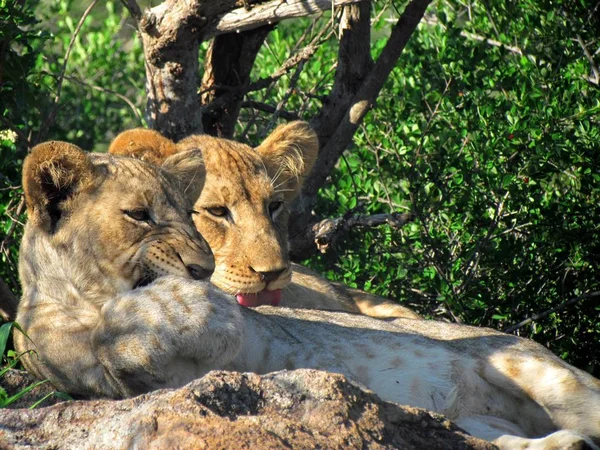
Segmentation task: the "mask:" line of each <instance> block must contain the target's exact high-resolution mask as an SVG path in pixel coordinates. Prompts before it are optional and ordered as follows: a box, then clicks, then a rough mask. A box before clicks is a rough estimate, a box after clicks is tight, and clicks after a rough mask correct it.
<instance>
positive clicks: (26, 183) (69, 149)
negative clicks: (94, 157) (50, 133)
mask: <svg viewBox="0 0 600 450" xmlns="http://www.w3.org/2000/svg"><path fill="white" fill-rule="evenodd" d="M93 175H94V166H93V165H92V162H91V161H90V159H89V157H88V155H87V154H86V153H85V152H84V151H83V150H81V149H80V148H79V147H77V146H76V145H72V144H69V143H67V142H60V141H49V142H44V143H43V144H39V145H36V146H35V147H34V148H33V150H31V153H30V154H29V156H27V158H25V162H24V163H23V190H24V191H25V201H26V203H27V213H28V215H29V220H30V221H34V222H35V223H36V224H37V225H39V226H41V227H42V228H43V229H44V230H46V231H47V232H49V233H52V232H54V230H55V228H56V224H57V223H58V221H59V220H60V218H61V216H62V215H63V213H64V202H65V201H66V200H67V199H69V198H70V197H72V196H73V194H74V193H75V192H76V191H78V190H81V189H84V188H86V187H87V186H89V185H91V184H92V181H93V179H94V176H93Z"/></svg>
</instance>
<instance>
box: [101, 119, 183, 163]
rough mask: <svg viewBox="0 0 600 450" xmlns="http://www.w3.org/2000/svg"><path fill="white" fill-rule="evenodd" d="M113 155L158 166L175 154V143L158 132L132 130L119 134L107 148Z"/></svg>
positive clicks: (144, 129)
mask: <svg viewBox="0 0 600 450" xmlns="http://www.w3.org/2000/svg"><path fill="white" fill-rule="evenodd" d="M108 153H112V154H113V155H122V156H131V157H133V158H138V159H141V160H143V161H148V162H150V163H153V164H157V165H160V164H162V163H163V161H164V160H165V159H167V158H168V157H169V156H171V155H174V154H175V153H177V147H176V146H175V143H174V142H173V141H172V140H170V139H169V138H166V137H164V136H163V135H162V134H160V133H159V132H158V131H154V130H149V129H146V128H134V129H132V130H127V131H123V132H122V133H120V134H119V135H118V136H117V137H116V138H115V140H114V141H112V143H111V144H110V147H109V148H108Z"/></svg>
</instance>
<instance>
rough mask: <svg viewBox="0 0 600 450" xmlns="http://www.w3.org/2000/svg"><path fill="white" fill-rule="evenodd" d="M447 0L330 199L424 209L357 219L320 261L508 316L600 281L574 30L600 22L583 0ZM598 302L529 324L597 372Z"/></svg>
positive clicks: (585, 102) (593, 132) (584, 91)
mask: <svg viewBox="0 0 600 450" xmlns="http://www.w3.org/2000/svg"><path fill="white" fill-rule="evenodd" d="M583 3H584V2H582V4H583ZM449 5H450V3H438V4H437V11H436V17H437V21H435V22H432V23H431V22H430V23H429V24H422V25H421V26H420V30H419V32H418V34H416V35H414V36H413V37H412V39H411V41H410V43H409V45H408V47H407V49H406V50H405V52H404V54H403V55H402V58H401V62H400V64H399V66H398V67H397V68H396V69H395V71H394V72H393V74H392V76H391V77H390V79H389V80H388V83H387V86H386V89H385V91H384V92H383V93H382V94H381V96H380V99H379V101H378V106H377V108H376V109H375V110H374V111H372V113H370V116H369V117H367V118H366V120H365V126H364V127H363V129H362V132H361V133H359V134H358V135H357V136H356V139H355V143H356V147H355V148H354V149H353V150H352V151H349V152H347V154H346V161H345V162H343V163H341V164H340V165H339V167H338V168H337V170H336V171H335V173H334V174H333V175H332V178H333V182H332V184H331V185H330V186H328V187H327V188H325V189H323V191H322V195H321V202H320V204H319V209H318V212H319V213H320V214H321V215H324V216H336V215H341V214H343V213H345V212H346V211H348V210H349V209H352V208H354V207H356V205H357V204H359V203H360V201H361V200H363V201H366V202H367V204H366V207H365V211H366V212H368V213H380V212H390V211H395V210H400V211H413V212H415V213H416V215H417V220H416V221H415V222H414V223H412V224H409V225H408V226H406V227H405V228H403V229H402V230H390V229H386V228H382V229H379V230H369V231H366V232H365V231H364V230H359V231H355V232H353V233H352V234H351V235H350V236H349V237H348V239H347V241H346V242H345V243H344V244H343V246H341V247H342V249H341V250H340V251H339V253H338V254H333V255H325V256H317V257H315V258H313V259H312V260H311V261H310V264H311V265H313V266H314V267H316V268H318V269H320V270H322V271H325V272H326V273H327V275H328V276H329V277H330V278H332V279H337V280H340V281H343V282H345V283H347V284H349V285H352V286H357V287H360V288H365V289H367V290H371V291H373V292H376V293H378V294H381V295H384V296H389V297H391V298H395V299H398V300H399V301H402V302H405V303H407V304H408V305H410V306H413V307H415V308H416V309H417V310H419V311H421V312H423V313H425V314H426V315H428V316H434V317H440V318H445V319H450V320H461V321H464V322H465V323H470V324H477V325H485V326H491V327H494V328H499V329H503V328H506V327H508V326H510V325H513V324H515V323H517V322H519V321H521V320H522V319H524V318H526V317H529V316H531V315H533V314H536V313H540V312H544V311H546V310H549V309H550V308H552V307H555V306H557V305H559V304H560V303H561V302H563V301H565V300H568V299H570V298H572V297H576V296H579V295H581V294H584V293H587V292H592V291H597V290H598V280H600V277H599V275H600V274H599V268H600V265H599V262H600V257H599V255H600V229H599V227H598V220H597V218H598V217H599V213H600V210H599V208H600V173H599V172H598V167H600V139H599V138H600V131H599V128H598V125H599V124H598V121H599V115H598V113H599V112H600V95H599V87H598V85H597V84H593V83H590V82H589V81H588V80H587V77H588V75H589V73H590V68H589V62H588V60H587V59H586V57H585V56H584V54H583V52H582V49H581V47H580V45H579V43H578V42H577V40H576V38H577V35H579V36H580V37H582V40H584V41H585V42H591V41H592V40H593V38H594V33H596V35H597V29H594V28H593V26H592V25H593V22H592V23H590V21H591V19H590V17H589V15H588V13H587V11H589V10H586V9H585V8H583V9H582V11H569V10H567V11H565V10H562V11H561V10H559V11H557V10H556V7H555V5H554V6H548V7H547V8H546V5H544V4H543V3H542V2H533V1H530V2H520V3H519V4H518V6H517V5H516V4H515V5H511V7H510V11H508V10H506V9H504V6H503V3H502V2H494V5H493V7H491V9H489V10H486V9H485V8H484V7H483V4H482V3H479V4H473V5H472V8H471V10H470V14H471V20H466V17H464V15H463V16H461V15H459V14H456V11H460V9H459V8H451V7H450V6H449ZM584 6H585V5H584ZM592 6H593V5H589V7H590V10H591V8H592ZM495 29H496V30H499V31H498V33H497V34H496V33H495V32H494V30H495ZM482 37H483V40H482ZM488 37H493V39H494V40H495V41H500V42H502V43H503V44H504V45H497V44H496V43H490V42H489V41H486V40H487V39H488ZM515 43H516V44H517V45H515ZM509 47H511V48H509ZM518 51H521V53H522V54H519V53H517V52H518ZM599 310H600V307H599V306H598V302H597V301H594V300H593V299H590V300H587V301H581V302H579V303H577V304H575V305H574V306H571V307H569V308H568V309H565V310H563V311H561V312H558V313H555V314H550V315H549V316H548V317H547V318H545V319H543V320H541V321H538V322H534V323H533V324H532V325H529V326H527V327H523V328H521V329H520V330H519V333H520V334H521V335H524V336H530V337H533V338H534V339H536V340H538V341H540V342H542V343H544V344H545V345H548V346H550V348H552V350H554V351H555V352H556V353H558V354H559V355H560V356H562V357H563V358H566V359H568V360H569V361H571V362H572V363H574V364H576V365H578V366H579V367H582V368H585V369H587V370H589V371H591V372H593V373H595V374H596V375H599V374H600V367H599V366H598V363H599V362H600V360H599V356H598V355H600V351H599V350H600V345H599V344H598V342H599V341H600V339H599V338H600V323H599V321H598V319H597V318H598V311H599Z"/></svg>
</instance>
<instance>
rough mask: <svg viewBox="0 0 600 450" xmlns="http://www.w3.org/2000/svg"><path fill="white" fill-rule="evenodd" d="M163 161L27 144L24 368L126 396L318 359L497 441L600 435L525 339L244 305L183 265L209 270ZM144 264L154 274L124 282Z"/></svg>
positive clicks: (588, 399) (589, 384) (590, 407)
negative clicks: (220, 372)
mask: <svg viewBox="0 0 600 450" xmlns="http://www.w3.org/2000/svg"><path fill="white" fill-rule="evenodd" d="M61 155H63V156H64V155H68V156H69V158H61ZM73 161H75V163H74V164H71V165H70V162H73ZM182 161H183V160H179V162H180V163H181V162H182ZM171 163H172V161H171V162H170V161H167V162H165V168H163V169H158V168H156V167H154V166H151V165H148V164H146V163H144V162H142V161H137V160H135V159H132V158H120V157H110V156H105V155H99V156H93V155H86V154H84V153H83V152H81V151H80V150H78V149H77V148H76V147H74V146H69V145H68V144H63V143H47V144H42V146H39V147H36V148H34V150H33V152H32V155H31V156H30V157H29V158H28V159H27V161H26V162H25V168H24V174H23V176H24V185H25V194H26V197H27V203H28V212H29V214H30V218H29V221H28V223H27V225H26V229H25V236H24V238H23V243H22V247H21V259H20V275H21V281H22V285H23V298H22V300H21V303H20V305H19V312H18V316H17V320H18V322H19V323H20V325H21V326H22V327H23V329H24V330H25V331H26V332H27V333H28V335H29V337H30V338H31V341H30V340H28V339H27V338H25V337H24V336H23V335H22V334H20V333H16V335H15V345H16V348H17V350H18V351H19V352H26V351H28V350H29V349H32V350H35V352H36V353H32V354H29V355H27V356H26V358H25V365H26V367H27V368H28V369H29V370H30V371H31V372H32V373H34V374H36V375H37V376H38V377H40V378H49V379H50V380H51V381H52V382H53V383H54V384H55V385H56V386H57V387H58V388H59V389H61V390H64V391H67V392H70V393H74V394H79V395H84V396H87V397H94V396H108V397H122V396H131V395H135V394H138V393H142V392H147V391H149V390H152V389H156V388H163V387H178V386H181V385H183V384H185V383H187V382H189V381H191V380H192V379H194V378H197V377H200V376H202V375H204V374H205V373H207V372H208V371H209V370H212V369H226V370H237V371H252V372H257V373H266V372H271V371H276V370H283V369H295V368H315V369H321V370H328V371H331V372H338V373H342V374H344V375H346V376H348V377H349V378H351V379H353V380H355V381H357V382H359V383H362V384H364V385H365V386H367V387H368V388H370V389H372V390H374V391H375V392H376V393H377V394H378V395H380V396H381V397H382V398H384V399H386V400H389V401H394V402H398V403H401V404H408V405H412V406H419V407H424V408H427V409H430V410H433V411H437V412H441V413H443V414H445V415H447V416H448V417H449V418H450V419H452V420H454V421H456V422H457V423H458V424H459V425H460V426H462V427H463V428H464V429H466V430H467V431H469V432H470V433H472V434H474V435H476V436H478V437H482V438H484V439H488V440H491V441H493V442H495V443H497V444H498V445H499V446H500V448H502V449H505V450H509V449H515V448H517V449H526V448H527V449H544V450H550V449H559V448H591V449H597V448H598V447H596V446H595V445H594V443H593V442H592V440H591V439H590V438H592V439H594V440H596V441H599V440H600V381H598V380H596V379H594V378H593V377H591V376H590V375H589V374H587V373H585V372H582V371H580V370H578V369H575V368H574V367H571V366H570V365H568V364H566V363H565V362H564V361H562V360H560V359H559V358H557V357H556V356H554V355H552V354H551V353H550V352H549V351H548V350H547V349H545V348H544V347H542V346H541V345H539V344H536V343H534V342H532V341H529V340H527V339H522V338H518V337H516V336H511V335H507V334H504V333H500V332H497V331H494V330H488V329H481V328H475V327H468V326H462V325H454V324H445V323H440V322H434V321H423V320H411V319H394V320H388V321H382V320H377V319H374V318H370V317H366V316H362V315H358V314H346V313H341V312H330V311H313V310H310V309H295V310H294V309H288V308H282V307H278V308H272V307H264V306H263V307H260V308H257V309H256V310H254V309H251V308H242V307H240V306H239V305H238V304H237V303H236V302H235V300H234V299H233V298H231V296H230V295H227V294H225V293H223V292H222V291H219V290H216V289H215V288H213V287H212V285H211V284H210V283H208V282H205V281H198V280H193V279H191V276H190V274H191V272H190V268H191V267H192V266H191V265H192V264H198V265H204V266H205V268H208V269H209V268H210V262H211V259H210V253H209V251H208V248H207V246H206V244H205V243H204V242H203V241H202V240H201V238H200V236H199V235H198V234H197V232H196V230H195V228H194V225H193V223H192V221H191V219H190V217H189V215H188V213H189V210H188V208H189V204H187V202H186V200H185V199H184V198H183V197H182V196H181V195H180V194H179V189H178V188H176V187H175V186H174V185H173V184H172V182H171V179H172V177H173V176H175V177H177V178H180V177H181V176H183V178H184V179H188V176H189V171H188V170H186V169H185V168H184V173H183V175H181V174H178V173H177V167H178V165H179V164H178V163H177V161H175V163H173V164H171ZM67 167H69V170H67ZM166 168H168V170H169V172H165V170H166ZM188 181H189V180H188ZM141 209H145V210H147V211H148V213H149V214H150V216H151V218H152V221H151V222H152V223H146V222H148V221H144V220H141V219H143V216H140V214H138V213H139V211H140V210H141ZM132 211H137V212H138V213H132ZM132 216H133V217H132ZM135 217H137V219H136V218H135ZM48 222H49V223H48ZM144 277H149V281H150V284H148V285H147V286H145V287H137V288H136V285H137V284H138V282H139V281H140V279H143V278H144ZM586 436H589V437H586Z"/></svg>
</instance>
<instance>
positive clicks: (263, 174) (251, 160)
mask: <svg viewBox="0 0 600 450" xmlns="http://www.w3.org/2000/svg"><path fill="white" fill-rule="evenodd" d="M142 131H143V130H139V129H138V130H130V131H126V132H124V133H122V135H120V136H119V137H118V138H117V139H119V138H121V139H122V141H123V142H134V143H135V142H136V139H137V137H139V136H140V133H142ZM146 131H148V134H147V135H146V136H145V139H144V140H143V142H144V146H146V147H144V148H141V147H142V145H141V144H140V149H139V150H136V151H132V153H133V154H136V155H137V156H138V157H139V156H140V154H142V155H143V154H144V153H145V152H148V151H150V152H152V154H156V153H157V152H156V149H159V148H165V147H168V146H169V144H168V142H167V143H165V142H164V141H168V139H166V138H164V137H162V136H160V138H157V140H156V142H155V144H154V146H152V150H148V146H147V139H146V138H151V137H154V138H156V135H155V134H154V133H155V132H150V131H149V130H146ZM132 132H134V133H135V134H130V133H132ZM150 133H152V134H150ZM139 142H140V143H141V142H142V140H140V141H139ZM169 142H170V141H169ZM176 146H177V151H178V152H186V153H187V152H189V151H194V150H196V151H198V150H199V151H200V152H201V153H202V158H203V163H204V164H203V174H202V175H200V176H197V177H196V179H195V182H194V183H190V184H189V185H187V186H184V187H185V189H186V190H187V192H188V195H189V196H190V198H192V199H194V198H195V199H196V201H195V204H194V210H195V215H194V223H195V224H196V227H197V229H198V231H200V233H201V234H202V236H203V237H204V238H205V239H206V240H207V241H208V243H209V245H210V247H211V249H212V251H213V254H214V257H215V271H214V273H213V275H212V277H211V282H212V283H213V284H215V285H216V286H218V287H219V288H221V289H222V290H224V291H226V292H229V293H231V294H234V295H236V298H237V300H238V302H239V303H240V304H242V305H244V306H257V305H260V304H278V303H279V300H280V298H281V291H280V290H281V288H283V287H285V286H286V285H287V284H288V283H289V282H290V280H291V268H290V260H289V256H288V232H287V222H288V215H289V212H288V204H289V203H290V201H291V200H293V199H294V197H295V196H296V195H297V194H298V192H299V190H300V188H301V186H302V182H303V180H304V178H305V176H306V175H307V174H308V172H310V170H311V168H312V166H313V164H314V162H315V159H316V157H317V153H318V149H319V143H318V139H317V136H316V133H315V132H314V131H313V130H312V129H311V128H310V127H309V126H308V124H307V123H305V122H292V123H290V124H287V125H282V126H279V127H278V128H277V129H276V130H275V131H274V132H273V133H272V134H271V135H270V136H268V137H267V139H266V140H265V141H264V142H263V143H262V144H261V145H259V146H258V147H256V148H251V147H249V146H248V145H245V144H241V143H239V142H235V141H231V140H227V139H220V138H215V137H211V136H207V135H197V136H190V137H188V138H186V139H184V140H182V141H181V142H179V143H178V144H176ZM114 147H115V146H114V143H113V145H111V152H122V151H123V149H116V148H114ZM129 148H130V150H132V149H133V148H135V144H132V145H130V146H129ZM179 154H180V153H178V154H177V155H179ZM182 154H183V153H182ZM177 155H176V156H177ZM196 173H198V172H196ZM188 178H189V177H188ZM198 192H201V193H200V194H199V197H198Z"/></svg>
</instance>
